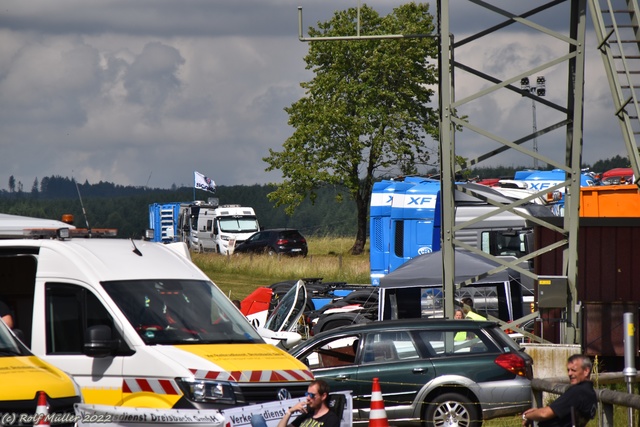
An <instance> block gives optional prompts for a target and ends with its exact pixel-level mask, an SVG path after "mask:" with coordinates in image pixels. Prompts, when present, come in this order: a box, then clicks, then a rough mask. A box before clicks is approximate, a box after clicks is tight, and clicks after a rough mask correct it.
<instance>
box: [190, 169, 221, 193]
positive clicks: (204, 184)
mask: <svg viewBox="0 0 640 427" xmlns="http://www.w3.org/2000/svg"><path fill="white" fill-rule="evenodd" d="M193 174H194V176H195V182H196V184H195V187H196V188H197V189H200V190H204V191H209V192H211V193H215V192H216V183H215V182H213V180H212V179H211V178H207V177H206V176H204V175H202V174H201V173H200V172H194V173H193Z"/></svg>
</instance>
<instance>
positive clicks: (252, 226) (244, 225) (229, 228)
mask: <svg viewBox="0 0 640 427" xmlns="http://www.w3.org/2000/svg"><path fill="white" fill-rule="evenodd" d="M258 228H259V227H258V220H257V219H256V217H241V218H234V217H231V216H230V217H222V218H220V231H226V232H227V233H255V232H256V231H258Z"/></svg>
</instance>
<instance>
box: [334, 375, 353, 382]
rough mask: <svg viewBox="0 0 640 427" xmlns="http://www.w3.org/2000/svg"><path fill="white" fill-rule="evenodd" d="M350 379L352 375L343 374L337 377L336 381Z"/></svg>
mask: <svg viewBox="0 0 640 427" xmlns="http://www.w3.org/2000/svg"><path fill="white" fill-rule="evenodd" d="M349 378H351V375H346V374H341V375H336V377H335V380H336V381H346V380H348V379H349Z"/></svg>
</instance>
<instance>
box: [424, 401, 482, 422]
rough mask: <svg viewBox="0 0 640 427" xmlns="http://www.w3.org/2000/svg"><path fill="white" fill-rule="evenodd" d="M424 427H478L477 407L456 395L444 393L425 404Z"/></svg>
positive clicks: (479, 420)
mask: <svg viewBox="0 0 640 427" xmlns="http://www.w3.org/2000/svg"><path fill="white" fill-rule="evenodd" d="M425 425H426V427H480V426H481V425H482V420H481V419H480V418H479V415H478V410H477V407H476V406H475V405H474V404H473V402H471V400H469V398H467V397H466V396H463V395H461V394H457V393H444V394H441V395H440V396H436V397H435V398H434V399H433V401H432V402H430V403H428V404H427V409H426V414H425Z"/></svg>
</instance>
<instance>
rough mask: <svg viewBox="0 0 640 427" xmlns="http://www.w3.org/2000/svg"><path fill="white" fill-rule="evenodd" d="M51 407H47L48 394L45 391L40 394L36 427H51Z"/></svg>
mask: <svg viewBox="0 0 640 427" xmlns="http://www.w3.org/2000/svg"><path fill="white" fill-rule="evenodd" d="M48 415H49V405H47V394H46V393H45V392H44V391H39V392H38V405H37V406H36V413H35V417H36V419H35V420H34V421H35V422H34V423H33V425H34V426H38V427H50V425H51V424H50V423H49V417H48Z"/></svg>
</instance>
